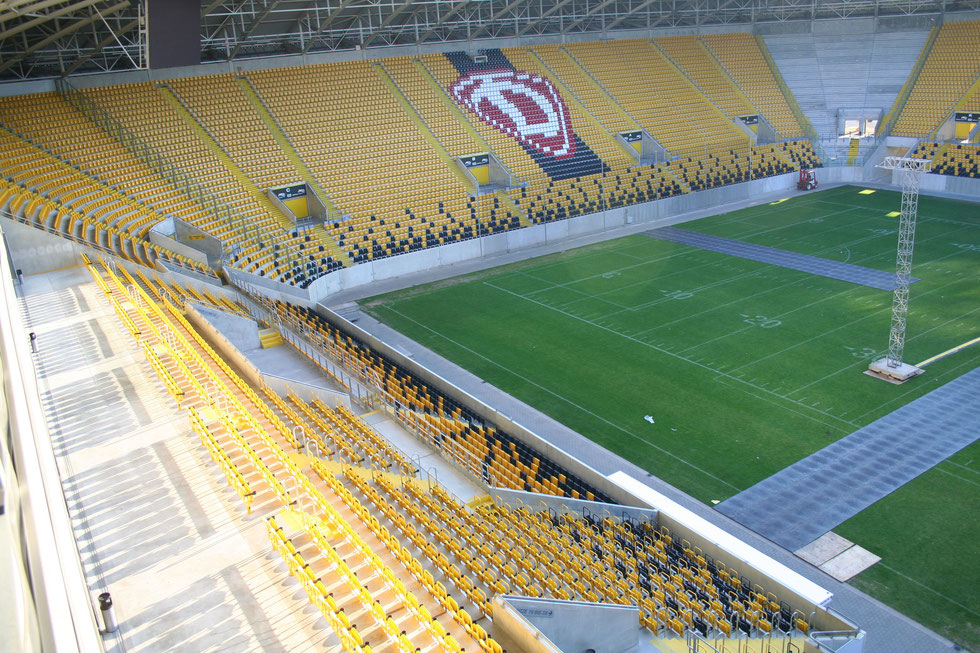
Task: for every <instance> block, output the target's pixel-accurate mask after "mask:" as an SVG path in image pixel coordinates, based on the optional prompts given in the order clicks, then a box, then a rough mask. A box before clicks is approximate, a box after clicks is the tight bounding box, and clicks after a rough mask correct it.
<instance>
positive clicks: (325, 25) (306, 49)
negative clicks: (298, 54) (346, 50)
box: [303, 0, 354, 54]
mask: <svg viewBox="0 0 980 653" xmlns="http://www.w3.org/2000/svg"><path fill="white" fill-rule="evenodd" d="M353 1H354V0H343V2H341V3H340V6H338V7H337V8H336V9H332V10H331V11H330V15H329V16H327V19H326V20H325V21H323V23H321V24H320V29H318V30H317V32H316V34H314V35H313V36H311V37H310V40H309V41H307V42H306V45H305V46H303V54H306V53H307V52H309V51H310V48H311V47H313V42H314V41H315V40H317V39H318V38H319V37H320V35H321V34H323V33H324V32H326V31H327V28H328V27H330V26H331V25H332V24H333V22H334V21H335V20H337V17H338V16H340V14H342V13H343V12H344V9H347V7H348V6H349V5H350V3H352V2H353Z"/></svg>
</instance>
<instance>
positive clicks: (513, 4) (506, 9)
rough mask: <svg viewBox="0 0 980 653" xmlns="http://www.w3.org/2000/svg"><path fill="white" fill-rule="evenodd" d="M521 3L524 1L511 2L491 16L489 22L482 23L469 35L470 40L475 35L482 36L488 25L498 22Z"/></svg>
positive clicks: (515, 0)
mask: <svg viewBox="0 0 980 653" xmlns="http://www.w3.org/2000/svg"><path fill="white" fill-rule="evenodd" d="M522 2H524V0H512V1H511V3H510V4H508V5H507V6H506V7H504V8H503V9H501V10H500V11H498V12H497V13H495V14H494V15H493V16H491V17H490V20H488V21H486V22H484V23H482V24H481V25H480V26H479V27H478V28H476V29H475V30H474V31H473V33H472V34H470V38H471V39H473V38H476V35H477V34H482V33H483V31H484V30H486V29H487V28H488V27H490V25H492V24H493V23H494V22H495V21H497V20H500V18H501V17H503V16H506V15H507V14H508V13H510V11H511V10H513V9H514V7H516V6H517V5H519V4H521V3H522Z"/></svg>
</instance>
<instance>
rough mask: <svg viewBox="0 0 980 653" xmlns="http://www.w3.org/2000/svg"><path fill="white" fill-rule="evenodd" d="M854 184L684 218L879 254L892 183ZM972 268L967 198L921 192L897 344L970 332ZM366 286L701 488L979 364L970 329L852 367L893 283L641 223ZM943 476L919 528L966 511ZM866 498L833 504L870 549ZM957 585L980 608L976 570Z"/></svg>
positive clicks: (471, 362) (449, 345)
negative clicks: (886, 372)
mask: <svg viewBox="0 0 980 653" xmlns="http://www.w3.org/2000/svg"><path fill="white" fill-rule="evenodd" d="M860 190H861V189H859V188H855V187H841V188H835V189H831V190H827V191H822V192H819V193H812V194H809V195H805V196H801V197H797V198H794V199H791V200H787V201H783V202H779V203H774V204H763V205H759V206H754V207H751V208H747V209H744V210H740V211H736V212H732V213H728V214H724V215H718V216H714V217H710V218H704V219H702V220H698V221H696V222H689V223H686V224H684V225H682V228H684V229H688V230H693V231H698V232H702V233H706V234H711V235H716V236H722V237H726V238H733V239H738V240H743V241H746V242H750V243H756V244H760V245H766V246H770V247H777V248H781V249H786V250H790V251H794V252H800V253H804V254H810V255H815V256H821V257H824V258H827V259H833V260H837V261H845V262H848V263H853V264H857V265H863V266H867V267H872V268H877V269H881V270H886V271H893V270H894V264H895V263H894V260H895V245H896V232H897V226H898V219H897V218H896V217H894V216H889V215H888V213H890V212H892V211H897V210H898V208H899V204H900V195H899V194H898V193H893V192H885V191H878V192H875V193H873V194H861V193H860V192H859V191H860ZM978 269H980V208H978V206H977V205H976V204H968V203H962V202H954V201H949V200H939V199H935V198H930V197H925V196H923V197H922V198H921V201H920V205H919V222H918V229H917V234H916V248H915V265H914V269H913V274H914V275H915V276H917V277H920V278H921V279H922V280H921V281H919V282H917V283H915V284H913V286H912V289H911V301H910V307H911V309H910V313H909V320H908V334H909V335H908V340H907V344H906V350H905V359H906V360H907V361H908V362H911V363H917V362H919V361H922V360H925V359H927V358H929V357H931V356H933V355H935V354H938V353H940V352H942V351H944V350H946V349H949V348H951V347H954V346H956V345H959V344H961V343H963V342H965V341H967V340H970V339H972V338H975V337H977V336H978V335H980V301H978V297H980V287H978V281H980V275H978ZM363 306H364V309H365V310H366V311H367V312H369V313H370V314H372V315H374V316H375V317H377V318H378V319H380V320H382V321H384V322H385V323H387V324H389V325H391V326H393V327H395V328H397V329H399V330H400V331H402V332H403V333H405V334H407V335H408V336H410V337H412V338H413V339H414V340H416V341H417V342H419V343H421V344H423V345H425V346H427V347H429V348H430V349H432V350H434V351H436V352H437V353H439V354H441V355H443V356H445V357H446V358H448V359H450V360H453V361H455V362H457V363H458V364H460V365H462V366H463V367H465V368H467V369H469V370H470V371H472V372H473V373H475V374H477V375H478V376H480V377H481V378H483V379H485V380H486V381H488V382H489V383H492V384H494V385H496V386H497V387H499V388H501V389H503V390H505V391H507V392H509V393H510V394H512V395H514V396H515V397H518V398H519V399H521V400H523V401H525V402H527V403H529V404H531V405H533V406H535V407H537V408H539V409H540V410H542V411H543V412H545V413H547V414H549V415H551V416H552V417H554V418H556V419H558V420H559V421H561V422H563V423H565V424H567V425H568V426H570V427H571V428H573V429H575V430H576V431H578V432H580V433H582V434H583V435H586V436H588V437H589V438H591V439H593V440H594V441H596V442H598V443H600V444H602V445H603V446H605V447H607V448H608V449H610V450H612V451H614V452H616V453H618V454H619V455H621V456H623V457H624V458H627V459H628V460H631V461H632V462H634V463H636V464H637V465H639V466H641V467H643V468H645V469H647V470H649V471H650V472H652V473H653V474H655V475H657V476H659V477H661V478H663V479H665V480H667V481H668V482H670V483H672V484H673V485H675V486H677V487H678V488H680V489H682V490H684V491H685V492H688V493H690V494H691V495H693V496H695V497H697V498H699V499H701V500H703V501H711V500H722V499H725V498H727V497H729V496H731V495H733V494H735V493H737V492H739V491H741V490H743V489H745V488H748V487H749V486H751V485H753V484H754V483H756V482H758V481H760V480H761V479H763V478H765V477H767V476H769V475H770V474H773V473H774V472H776V471H778V470H780V469H782V468H783V467H785V466H787V465H789V464H791V463H793V462H795V461H797V460H799V459H800V458H802V457H803V456H806V455H808V454H810V453H812V452H814V451H816V450H817V449H819V448H821V447H824V446H826V445H827V444H829V443H830V442H833V441H834V440H836V439H838V438H840V437H842V436H843V435H846V434H848V433H850V432H852V431H854V430H856V429H857V428H858V427H860V426H863V425H865V424H867V423H869V422H871V421H873V420H875V419H877V418H878V417H881V416H882V415H884V414H886V413H888V412H890V411H892V410H894V409H895V408H897V407H898V406H901V405H902V404H903V403H905V402H908V401H910V400H912V399H914V398H916V397H918V396H921V395H922V394H924V393H926V392H928V391H929V390H932V389H933V388H935V387H937V386H938V385H940V384H941V383H943V382H945V381H948V380H950V379H953V378H955V377H956V376H958V375H960V374H962V373H964V372H966V371H968V370H970V369H972V368H974V367H976V366H977V365H978V364H980V345H978V346H974V347H972V348H969V349H965V350H963V351H961V352H959V353H957V354H954V355H951V356H948V357H946V358H944V359H942V360H939V361H936V362H934V363H932V364H931V365H930V366H929V367H928V372H927V374H926V375H924V376H922V377H919V378H917V379H915V380H913V381H912V382H910V383H907V384H905V385H903V386H894V385H891V384H888V383H885V382H883V381H880V380H877V379H873V378H871V377H869V376H866V375H863V374H861V372H862V371H863V370H864V369H866V368H867V364H868V362H869V361H870V360H872V359H875V358H878V357H880V356H881V354H882V352H883V351H884V349H885V348H886V347H887V338H888V326H889V319H890V311H891V293H889V292H886V291H881V290H876V289H872V288H867V287H864V286H859V285H856V284H851V283H847V282H843V281H836V280H833V279H827V278H824V277H818V276H814V275H811V274H808V273H805V272H800V271H796V270H789V269H785V268H780V267H776V266H772V265H768V264H764V263H759V262H755V261H750V260H746V259H741V258H736V257H732V256H728V255H725V254H719V253H715V252H710V251H704V250H699V249H695V248H692V247H688V246H685V245H680V244H675V243H669V242H664V241H660V240H655V239H652V238H649V237H646V236H643V235H635V236H629V237H626V238H621V239H618V240H613V241H608V242H605V243H601V244H597V245H593V246H589V247H583V248H579V249H575V250H570V251H566V252H563V253H561V254H556V255H551V256H545V257H542V258H538V259H534V260H530V261H525V262H522V263H517V264H513V265H508V266H503V267H500V268H496V269H493V270H489V271H486V272H483V273H479V274H474V275H468V276H466V277H461V278H457V279H452V280H450V281H447V282H439V283H435V284H429V285H425V286H419V287H416V288H412V289H409V290H406V291H401V292H398V293H392V294H390V295H385V296H382V297H376V298H372V299H370V300H366V301H365V302H363ZM646 415H651V416H653V418H654V419H655V423H654V424H650V423H649V422H647V421H646V420H644V416H646ZM936 473H938V472H936ZM957 478H960V480H958V481H956V480H952V479H945V478H944V480H945V481H946V483H944V484H943V486H944V492H946V496H947V499H948V504H947V508H946V510H940V511H939V513H940V514H938V515H936V514H930V515H927V516H925V517H923V520H924V523H923V524H922V525H923V527H924V528H926V529H927V530H928V529H929V528H930V526H931V527H935V528H937V529H938V530H939V531H940V532H942V531H946V530H948V529H949V524H950V523H954V524H955V523H956V522H957V521H962V520H957V519H956V514H958V511H960V510H962V509H964V508H965V507H966V506H967V505H969V502H970V501H973V505H974V506H975V505H976V496H977V495H976V490H977V487H978V486H977V484H978V483H980V473H978V469H977V467H976V465H973V464H972V461H971V463H970V464H965V465H964V469H962V470H960V471H959V472H958V476H957ZM920 480H921V479H920ZM947 485H948V486H949V487H948V488H947V487H946V486H947ZM916 488H918V489H916ZM928 488H929V485H928V484H925V485H920V484H910V485H909V486H907V487H906V488H903V489H902V490H900V491H899V492H896V493H895V494H894V495H892V497H889V499H888V500H889V501H891V500H892V499H893V498H894V499H895V500H896V501H904V503H899V504H897V505H910V506H915V505H919V503H918V502H917V497H919V495H922V494H923V493H925V492H927V491H928ZM905 494H910V495H911V496H910V497H908V498H906V499H902V497H903V496H904V495H905ZM919 498H921V497H919ZM881 503H882V504H884V503H885V502H881ZM878 508H879V507H878V506H877V505H876V506H872V507H871V508H869V509H868V510H866V511H865V513H868V514H867V515H865V514H864V513H862V514H861V515H858V516H857V517H855V518H854V519H852V520H851V521H849V522H847V524H845V526H846V527H847V531H848V533H849V534H846V535H845V536H847V537H850V539H853V540H855V541H857V542H858V543H859V544H860V543H862V538H863V537H867V541H868V542H869V545H868V546H867V548H869V549H871V550H872V551H875V546H876V545H879V544H880V540H879V539H877V538H878V535H883V538H882V539H886V540H887V539H888V537H891V536H892V535H893V534H892V533H890V532H889V531H888V528H887V524H888V519H889V518H876V517H875V514H876V513H877V512H878ZM882 510H884V508H883V509H882ZM888 512H893V510H889V511H888ZM973 514H976V510H974V511H973ZM944 518H949V519H950V521H943V519H944ZM953 530H954V531H955V530H956V527H955V526H954V527H953ZM933 532H935V531H933ZM968 534H969V529H964V530H963V533H962V536H963V538H964V539H959V536H958V535H957V534H956V533H953V534H952V535H951V537H952V538H953V543H954V544H955V543H956V542H957V540H958V539H959V544H960V545H962V549H961V550H964V551H969V550H970V549H971V547H972V548H973V549H975V545H974V542H975V538H974V539H966V536H967V535H968ZM973 535H975V533H973ZM895 547H897V548H898V549H902V548H903V547H902V545H901V544H896V545H894V546H893V547H892V549H894V548H895ZM876 552H880V551H876ZM891 555H894V556H895V564H896V565H898V566H897V567H896V569H897V570H899V571H901V573H902V574H905V575H907V576H908V577H910V578H913V579H915V578H916V577H917V574H919V573H920V572H919V570H918V569H916V568H915V563H914V559H915V556H914V555H913V554H908V555H899V554H897V553H893V554H891ZM883 557H885V556H883ZM887 561H888V560H887V559H886V561H885V562H886V563H887ZM949 562H951V561H949ZM948 569H949V567H948V566H947V567H944V568H943V569H940V570H939V572H938V573H940V574H943V573H946V571H948ZM868 574H869V572H866V574H864V575H862V577H859V581H858V582H859V583H864V582H865V581H864V576H866V575H868ZM875 574H879V572H877V571H876V572H875ZM879 575H880V574H879ZM923 578H925V580H923V581H922V582H923V583H925V582H926V581H929V582H933V579H934V578H935V576H934V575H928V576H927V577H925V576H924V577H923ZM903 582H905V581H903ZM872 584H874V587H872V586H871V585H872ZM899 585H900V584H899V583H896V582H895V580H894V579H888V578H880V577H877V576H876V577H875V580H874V582H873V583H872V581H867V587H868V589H869V590H871V591H872V593H874V594H875V595H877V596H881V597H882V598H883V599H885V600H891V599H889V598H888V596H889V591H888V590H887V589H882V588H886V587H887V588H891V587H898V586H899ZM978 585H980V583H978ZM940 589H941V588H940ZM937 591H938V590H937ZM950 591H956V592H958V591H959V590H957V589H956V588H955V587H954V588H952V589H951V590H950ZM940 593H945V592H940ZM968 594H970V593H969V592H968ZM966 598H967V599H968V600H967V601H966V602H965V603H964V605H965V606H967V609H966V613H968V614H972V615H973V616H972V617H971V619H972V620H973V622H974V623H977V616H976V613H977V612H978V611H980V610H977V609H976V606H977V593H976V590H975V589H974V590H972V595H971V596H967V597H966ZM970 599H972V602H971V601H970ZM969 606H973V607H972V608H970V607H969ZM902 609H910V610H911V608H902ZM911 614H913V616H915V617H916V618H918V619H920V620H922V621H924V622H926V623H930V622H929V621H928V620H927V619H925V618H924V616H923V615H921V614H919V613H918V612H914V613H911ZM975 632H976V631H975V630H974V633H975ZM964 635H965V632H964ZM950 636H953V635H950ZM954 639H956V637H954ZM960 639H961V640H963V639H964V636H963V635H961V636H960ZM966 639H969V638H966ZM964 643H967V644H970V642H968V641H965V642H964ZM973 644H976V642H973Z"/></svg>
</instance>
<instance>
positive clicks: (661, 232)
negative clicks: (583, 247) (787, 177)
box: [643, 227, 918, 291]
mask: <svg viewBox="0 0 980 653" xmlns="http://www.w3.org/2000/svg"><path fill="white" fill-rule="evenodd" d="M643 235H644V236H649V237H651V238H659V239H660V240H669V241H670V242H673V243H680V244H682V245H690V246H691V247H698V248H700V249H707V250H711V251H712V252H719V253H721V254H729V255H731V256H738V257H740V258H747V259H750V260H752V261H759V262H760V263H769V264H771V265H778V266H780V267H784V268H790V269H792V270H800V271H801V272H809V273H810V274H816V275H819V276H821V277H829V278H831V279H837V280H839V281H849V282H850V283H857V284H861V285H862V286H868V287H871V288H877V289H878V290H888V291H892V290H894V289H895V275H894V274H893V273H891V272H883V271H881V270H874V269H872V268H866V267H862V266H860V265H851V264H850V263H840V262H839V261H831V260H829V259H825V258H820V257H818V256H808V255H807V254H797V253H796V252H788V251H786V250H784V249H776V248H774V247H765V246H764V245H753V244H752V243H743V242H742V241H740V240H731V239H730V238H721V237H719V236H709V235H707V234H700V233H697V232H696V231H687V230H685V229H677V228H676V227H661V228H660V229H652V230H650V231H644V232H643ZM911 281H913V282H915V281H918V279H917V278H915V277H912V278H911Z"/></svg>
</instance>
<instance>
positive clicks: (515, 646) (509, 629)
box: [489, 594, 564, 653]
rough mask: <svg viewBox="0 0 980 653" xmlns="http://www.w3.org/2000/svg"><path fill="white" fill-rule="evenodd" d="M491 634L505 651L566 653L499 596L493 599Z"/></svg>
mask: <svg viewBox="0 0 980 653" xmlns="http://www.w3.org/2000/svg"><path fill="white" fill-rule="evenodd" d="M489 634H490V636H491V637H493V638H494V640H496V641H497V643H498V644H500V646H501V648H503V649H504V650H505V651H517V652H518V653H564V651H562V650H561V649H559V648H558V647H557V646H555V644H554V643H553V642H551V641H550V640H549V639H548V638H547V637H545V636H544V635H543V634H542V633H541V632H540V631H539V630H538V629H537V628H536V627H535V626H534V625H533V624H532V623H531V622H530V621H528V619H527V618H526V617H525V616H524V615H522V614H521V613H520V612H518V611H517V608H515V607H514V606H512V605H511V604H510V603H509V602H507V601H506V600H505V599H504V598H503V596H502V595H499V594H498V595H496V596H494V597H493V622H491V624H490V633H489Z"/></svg>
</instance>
